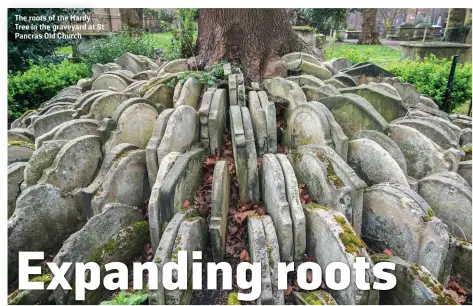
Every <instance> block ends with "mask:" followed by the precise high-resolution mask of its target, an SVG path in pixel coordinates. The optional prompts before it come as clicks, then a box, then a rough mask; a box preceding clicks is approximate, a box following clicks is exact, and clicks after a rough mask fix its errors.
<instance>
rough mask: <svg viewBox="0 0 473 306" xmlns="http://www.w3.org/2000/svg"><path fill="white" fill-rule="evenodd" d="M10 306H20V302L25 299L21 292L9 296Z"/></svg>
mask: <svg viewBox="0 0 473 306" xmlns="http://www.w3.org/2000/svg"><path fill="white" fill-rule="evenodd" d="M7 299H8V304H9V305H19V304H20V301H21V300H22V299H23V295H22V294H20V290H18V289H17V290H15V291H13V292H12V293H11V294H10V295H9V296H8V298H7Z"/></svg>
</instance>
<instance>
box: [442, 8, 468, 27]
mask: <svg viewBox="0 0 473 306" xmlns="http://www.w3.org/2000/svg"><path fill="white" fill-rule="evenodd" d="M465 13H466V12H465V9H464V8H451V9H448V19H447V26H446V27H445V32H447V31H448V30H449V29H451V28H456V27H460V26H462V25H463V23H464V22H465V15H466V14H465Z"/></svg>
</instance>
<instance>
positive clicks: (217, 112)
mask: <svg viewBox="0 0 473 306" xmlns="http://www.w3.org/2000/svg"><path fill="white" fill-rule="evenodd" d="M227 99H228V96H227V91H226V90H225V89H222V88H219V89H217V90H215V92H214V94H213V96H212V103H211V105H210V110H209V115H208V136H209V137H208V138H209V148H210V153H211V154H216V153H219V152H220V147H221V146H222V138H223V132H224V131H225V123H226V116H227V105H228V101H227Z"/></svg>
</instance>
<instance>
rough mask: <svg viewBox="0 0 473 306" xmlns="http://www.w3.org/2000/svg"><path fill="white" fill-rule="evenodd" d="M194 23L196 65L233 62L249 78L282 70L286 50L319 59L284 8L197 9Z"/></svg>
mask: <svg viewBox="0 0 473 306" xmlns="http://www.w3.org/2000/svg"><path fill="white" fill-rule="evenodd" d="M198 26H199V36H198V37H197V54H198V56H197V58H196V63H197V65H198V66H200V67H201V66H205V65H210V64H213V63H215V62H219V61H222V60H228V61H231V62H237V63H239V64H240V65H241V68H242V71H243V73H244V74H245V75H246V77H247V79H248V80H251V81H259V80H261V78H262V77H271V76H275V75H278V74H280V73H282V72H283V71H284V73H286V72H287V67H286V65H285V63H284V62H283V61H282V60H281V59H280V56H282V55H284V54H287V53H291V52H296V51H302V52H306V53H310V54H313V55H315V56H316V57H318V58H319V59H323V55H322V53H321V52H320V50H318V49H315V48H314V47H313V46H309V45H307V44H306V43H305V42H304V41H303V40H302V39H300V38H299V37H298V36H297V34H296V33H295V32H294V31H293V30H292V27H291V25H290V21H289V19H288V18H287V13H286V11H285V10H284V9H200V16H199V23H198Z"/></svg>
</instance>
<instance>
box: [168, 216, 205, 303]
mask: <svg viewBox="0 0 473 306" xmlns="http://www.w3.org/2000/svg"><path fill="white" fill-rule="evenodd" d="M206 243H207V233H206V224H205V221H204V219H202V218H201V217H190V218H186V219H184V221H182V223H181V225H180V226H179V231H178V232H177V238H176V240H175V242H174V246H173V249H172V253H171V261H172V262H177V255H178V252H179V251H187V271H188V273H186V275H187V283H190V282H191V280H192V272H191V271H192V252H194V251H204V250H205V247H206ZM177 277H178V273H177V271H176V270H174V271H173V272H172V278H173V282H175V281H177ZM179 277H180V275H179ZM191 298H192V286H188V287H187V289H186V290H178V289H175V290H165V301H166V305H188V304H190V302H191Z"/></svg>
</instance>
